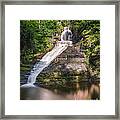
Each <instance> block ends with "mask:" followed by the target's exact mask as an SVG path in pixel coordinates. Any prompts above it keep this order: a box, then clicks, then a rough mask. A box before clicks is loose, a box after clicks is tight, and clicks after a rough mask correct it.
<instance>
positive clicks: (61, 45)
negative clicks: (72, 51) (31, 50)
mask: <svg viewBox="0 0 120 120" xmlns="http://www.w3.org/2000/svg"><path fill="white" fill-rule="evenodd" d="M68 46H72V41H59V42H57V44H56V45H55V47H54V48H53V49H52V50H51V51H50V52H48V53H47V54H45V55H44V56H43V57H42V59H41V60H40V61H39V62H38V63H36V64H35V65H34V67H33V69H32V70H31V72H30V75H29V77H28V80H27V84H24V85H22V86H21V87H35V85H34V83H35V82H36V77H37V76H38V75H39V74H40V72H42V70H43V69H44V68H46V67H47V66H48V65H49V64H50V63H51V62H52V61H53V60H54V59H55V58H56V57H57V56H59V55H60V54H61V53H62V52H63V51H65V50H66V49H67V47H68Z"/></svg>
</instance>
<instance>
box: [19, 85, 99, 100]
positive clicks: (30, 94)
mask: <svg viewBox="0 0 120 120" xmlns="http://www.w3.org/2000/svg"><path fill="white" fill-rule="evenodd" d="M77 87H78V85H77ZM20 99H21V100H99V99H100V87H99V84H98V83H97V84H89V83H82V84H81V85H80V86H79V87H78V88H76V89H74V90H71V91H69V92H68V91H65V89H63V90H60V89H52V90H48V89H45V88H41V87H36V88H21V90H20Z"/></svg>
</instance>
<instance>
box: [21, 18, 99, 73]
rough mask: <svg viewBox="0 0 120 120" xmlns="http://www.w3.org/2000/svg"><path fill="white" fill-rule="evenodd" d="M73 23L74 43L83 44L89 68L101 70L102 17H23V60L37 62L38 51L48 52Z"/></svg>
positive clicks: (93, 70)
mask: <svg viewBox="0 0 120 120" xmlns="http://www.w3.org/2000/svg"><path fill="white" fill-rule="evenodd" d="M65 26H69V27H70V30H71V31H72V33H73V43H74V44H76V43H77V44H78V43H79V45H80V50H81V51H82V52H83V53H84V54H85V58H86V64H87V66H88V69H89V71H92V73H95V74H99V72H100V21H99V20H21V21H20V50H21V56H20V58H21V63H22V64H26V63H30V62H31V61H33V59H34V56H35V54H37V53H43V54H44V53H46V52H47V51H49V50H50V49H51V48H52V47H53V41H52V39H53V38H54V37H55V36H56V35H58V37H59V38H60V35H61V32H62V31H63V28H64V27H65Z"/></svg>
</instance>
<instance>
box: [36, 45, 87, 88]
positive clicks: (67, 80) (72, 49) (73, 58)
mask: <svg viewBox="0 0 120 120" xmlns="http://www.w3.org/2000/svg"><path fill="white" fill-rule="evenodd" d="M86 80H88V72H87V68H86V64H85V58H84V54H83V53H82V52H80V46H79V44H74V45H73V46H69V47H68V48H67V49H66V50H65V51H64V52H63V53H62V54H61V55H59V56H58V57H57V58H56V59H55V60H54V61H52V63H51V64H50V65H49V66H48V67H47V68H45V69H44V70H43V71H42V72H41V73H40V74H39V76H38V77H37V81H38V82H39V83H42V84H44V85H45V84H46V85H48V86H49V85H51V86H54V85H55V86H57V85H59V86H60V85H62V86H64V87H68V86H69V85H70V86H76V83H79V82H81V81H86ZM70 86H69V87H70Z"/></svg>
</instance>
